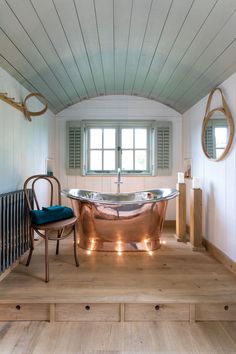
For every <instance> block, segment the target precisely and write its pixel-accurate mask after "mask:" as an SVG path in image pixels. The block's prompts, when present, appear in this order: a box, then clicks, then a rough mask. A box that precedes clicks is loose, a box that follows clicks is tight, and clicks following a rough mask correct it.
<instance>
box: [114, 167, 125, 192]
mask: <svg viewBox="0 0 236 354" xmlns="http://www.w3.org/2000/svg"><path fill="white" fill-rule="evenodd" d="M122 183H123V182H121V170H120V168H118V169H117V181H116V182H115V184H117V191H116V193H117V194H119V193H120V185H121V184H122Z"/></svg>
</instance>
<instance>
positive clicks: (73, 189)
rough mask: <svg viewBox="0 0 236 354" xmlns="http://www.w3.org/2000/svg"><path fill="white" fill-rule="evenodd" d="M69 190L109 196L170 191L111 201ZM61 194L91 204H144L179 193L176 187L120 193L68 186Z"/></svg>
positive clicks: (166, 198)
mask: <svg viewBox="0 0 236 354" xmlns="http://www.w3.org/2000/svg"><path fill="white" fill-rule="evenodd" d="M70 191H83V192H90V193H97V194H101V195H103V194H105V195H110V196H117V195H124V196H125V195H126V196H127V195H129V194H130V195H131V194H137V193H152V194H154V192H156V191H163V192H164V191H165V192H167V191H170V192H169V194H167V195H165V196H164V197H163V196H162V197H159V198H148V199H143V200H129V201H127V200H119V201H112V200H101V199H91V198H87V197H83V196H78V195H77V196H76V195H73V194H70ZM62 194H63V195H65V196H66V197H67V198H70V199H75V200H80V201H82V202H87V203H93V204H106V205H127V204H128V205H132V204H139V205H140V204H146V203H158V202H161V201H164V200H170V199H174V198H176V197H177V196H178V195H179V194H180V193H179V191H178V190H177V189H175V188H157V189H148V190H141V191H136V192H121V193H107V192H97V191H93V190H89V189H79V188H70V189H63V190H62Z"/></svg>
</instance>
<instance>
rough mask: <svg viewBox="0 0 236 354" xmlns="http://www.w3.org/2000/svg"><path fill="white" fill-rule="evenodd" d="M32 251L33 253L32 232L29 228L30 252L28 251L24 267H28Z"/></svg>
mask: <svg viewBox="0 0 236 354" xmlns="http://www.w3.org/2000/svg"><path fill="white" fill-rule="evenodd" d="M33 251H34V230H33V229H32V228H30V250H29V255H28V258H27V261H26V267H28V266H29V264H30V261H31V257H32V254H33Z"/></svg>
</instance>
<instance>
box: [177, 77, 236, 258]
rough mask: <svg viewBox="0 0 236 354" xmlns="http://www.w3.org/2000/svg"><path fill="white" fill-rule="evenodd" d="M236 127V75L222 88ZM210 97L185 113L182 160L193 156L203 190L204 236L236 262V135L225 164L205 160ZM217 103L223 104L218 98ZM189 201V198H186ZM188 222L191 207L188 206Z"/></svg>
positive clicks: (224, 83) (194, 170) (195, 169)
mask: <svg viewBox="0 0 236 354" xmlns="http://www.w3.org/2000/svg"><path fill="white" fill-rule="evenodd" d="M219 86H220V87H221V88H222V90H223V93H224V97H225V99H226V101H227V104H228V106H229V108H230V110H231V113H232V116H233V120H234V125H235V126H236V74H234V75H232V76H231V77H230V78H229V79H227V80H226V81H224V82H223V83H222V84H221V85H219ZM207 98H208V96H206V97H204V98H203V99H202V100H201V101H199V102H198V103H197V104H195V105H194V106H193V107H192V108H191V109H189V110H188V111H187V112H185V113H184V114H183V137H184V138H183V157H191V158H192V162H193V166H192V169H193V176H198V177H200V180H201V186H202V189H203V217H204V220H203V221H204V226H203V235H204V237H205V238H206V239H207V240H208V241H210V242H211V243H212V244H213V245H214V246H216V247H217V248H218V249H220V250H221V251H222V252H224V253H225V254H226V255H227V256H228V257H229V258H231V259H232V260H233V261H234V262H235V261H236V147H235V136H234V140H233V144H232V147H231V149H230V152H229V153H228V154H227V156H226V158H225V159H224V160H223V161H219V162H213V161H210V160H209V159H207V158H206V157H205V155H204V154H203V152H202V147H201V125H202V121H203V117H204V114H205V109H206V103H207ZM215 101H216V102H213V106H212V107H211V108H214V104H220V105H221V101H220V100H218V97H216V98H215ZM187 200H188V201H189V198H187ZM187 210H188V217H187V222H188V223H189V204H188V208H187Z"/></svg>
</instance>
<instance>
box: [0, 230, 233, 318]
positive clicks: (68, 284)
mask: <svg viewBox="0 0 236 354" xmlns="http://www.w3.org/2000/svg"><path fill="white" fill-rule="evenodd" d="M162 240H163V241H165V242H166V243H165V244H163V245H162V247H161V249H159V250H157V251H154V252H153V254H152V255H149V254H148V253H142V252H140V253H134V252H132V253H123V254H122V255H121V256H119V255H118V254H117V253H108V252H107V253H105V252H94V253H92V254H91V255H88V254H87V253H86V251H84V250H81V249H80V250H79V254H80V267H79V268H76V267H75V265H74V258H73V247H72V242H73V240H72V238H71V239H68V240H66V241H64V242H61V251H60V255H59V256H55V255H54V252H55V249H54V247H55V243H51V249H50V253H51V257H50V282H49V283H47V284H46V283H45V282H44V259H43V246H44V243H43V242H41V243H40V244H39V245H38V246H37V247H36V251H35V253H34V255H33V257H32V261H31V265H30V267H25V266H24V265H23V264H20V265H19V266H18V267H16V268H15V269H14V270H13V272H12V273H11V274H10V275H9V276H7V277H6V278H5V279H4V280H3V281H2V282H1V283H0V320H1V321H8V320H50V321H112V322H116V321H127V322H129V321H131V322H135V321H163V320H170V321H209V320H210V321H211V320H212V321H236V295H235V294H236V277H235V275H234V274H232V273H231V272H229V271H228V270H227V269H226V268H224V266H223V265H221V264H220V263H219V262H217V261H216V260H215V259H213V258H212V257H211V256H210V255H209V254H208V253H207V252H205V253H198V252H192V250H191V246H190V245H188V244H184V243H179V242H177V241H176V238H175V237H174V234H173V233H171V232H168V231H166V232H165V233H164V235H163V238H162Z"/></svg>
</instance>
